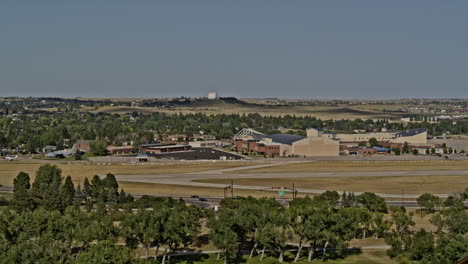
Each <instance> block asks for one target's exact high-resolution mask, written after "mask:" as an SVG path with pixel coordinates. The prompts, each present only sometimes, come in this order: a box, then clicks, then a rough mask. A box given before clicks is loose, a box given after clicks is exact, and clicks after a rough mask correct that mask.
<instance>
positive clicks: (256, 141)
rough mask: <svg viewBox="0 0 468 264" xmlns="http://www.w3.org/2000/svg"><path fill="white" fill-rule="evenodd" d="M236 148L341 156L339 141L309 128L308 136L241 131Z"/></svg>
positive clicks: (276, 153) (264, 152)
mask: <svg viewBox="0 0 468 264" xmlns="http://www.w3.org/2000/svg"><path fill="white" fill-rule="evenodd" d="M234 139H235V140H236V150H237V151H239V152H240V151H242V152H251V153H257V154H260V155H265V156H301V157H317V156H339V154H340V146H339V142H338V141H336V140H333V139H330V138H328V137H326V136H322V133H321V131H320V130H315V129H311V130H307V137H303V136H297V135H290V134H273V135H265V134H262V133H259V132H257V131H255V130H252V129H244V130H242V131H241V132H239V133H238V134H237V135H236V136H235V137H234Z"/></svg>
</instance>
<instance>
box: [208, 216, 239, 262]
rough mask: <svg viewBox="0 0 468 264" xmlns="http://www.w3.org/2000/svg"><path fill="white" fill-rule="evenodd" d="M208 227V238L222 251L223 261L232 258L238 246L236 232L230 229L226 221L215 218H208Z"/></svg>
mask: <svg viewBox="0 0 468 264" xmlns="http://www.w3.org/2000/svg"><path fill="white" fill-rule="evenodd" d="M209 227H210V233H209V237H210V240H211V241H212V242H213V244H214V245H215V246H216V247H217V248H219V249H220V250H223V251H224V263H227V262H228V261H229V260H232V259H234V258H235V257H236V255H237V250H238V248H239V239H238V236H237V234H236V232H235V231H234V230H232V229H231V227H230V225H229V224H228V223H226V222H223V221H220V220H219V219H216V218H213V219H210V222H209ZM218 259H219V254H218Z"/></svg>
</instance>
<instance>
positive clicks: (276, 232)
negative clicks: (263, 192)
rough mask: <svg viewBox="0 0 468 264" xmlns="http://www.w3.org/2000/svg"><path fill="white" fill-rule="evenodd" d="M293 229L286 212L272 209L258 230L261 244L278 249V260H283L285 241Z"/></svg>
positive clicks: (289, 237) (290, 236) (290, 235)
mask: <svg viewBox="0 0 468 264" xmlns="http://www.w3.org/2000/svg"><path fill="white" fill-rule="evenodd" d="M292 235H293V231H292V229H291V226H290V225H289V221H288V218H287V215H286V212H284V211H283V210H281V209H279V210H276V211H272V212H271V214H270V216H269V221H268V222H267V223H266V224H265V226H263V228H261V229H260V230H259V237H260V240H261V241H262V244H263V245H266V246H267V247H269V248H272V249H276V250H279V252H280V255H279V257H278V262H280V263H281V262H283V259H284V251H285V248H286V244H287V242H288V241H289V240H290V239H291V238H292Z"/></svg>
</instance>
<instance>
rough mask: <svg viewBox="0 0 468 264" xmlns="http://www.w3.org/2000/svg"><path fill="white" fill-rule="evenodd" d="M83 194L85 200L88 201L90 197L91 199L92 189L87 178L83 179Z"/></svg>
mask: <svg viewBox="0 0 468 264" xmlns="http://www.w3.org/2000/svg"><path fill="white" fill-rule="evenodd" d="M83 194H84V196H85V197H86V199H90V198H91V197H93V187H92V186H91V184H90V183H89V180H88V177H86V178H85V180H84V183H83Z"/></svg>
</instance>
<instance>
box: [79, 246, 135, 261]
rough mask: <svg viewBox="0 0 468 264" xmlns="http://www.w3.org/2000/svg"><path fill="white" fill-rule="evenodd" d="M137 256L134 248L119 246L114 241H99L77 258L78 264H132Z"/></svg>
mask: <svg viewBox="0 0 468 264" xmlns="http://www.w3.org/2000/svg"><path fill="white" fill-rule="evenodd" d="M135 261H136V258H135V254H134V252H133V250H131V249H130V248H127V247H123V246H118V245H116V244H115V243H114V242H112V241H99V242H98V243H97V244H96V245H92V246H90V247H89V249H87V250H86V251H85V252H81V253H80V254H79V256H78V257H77V258H76V262H75V263H76V264H132V263H135Z"/></svg>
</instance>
